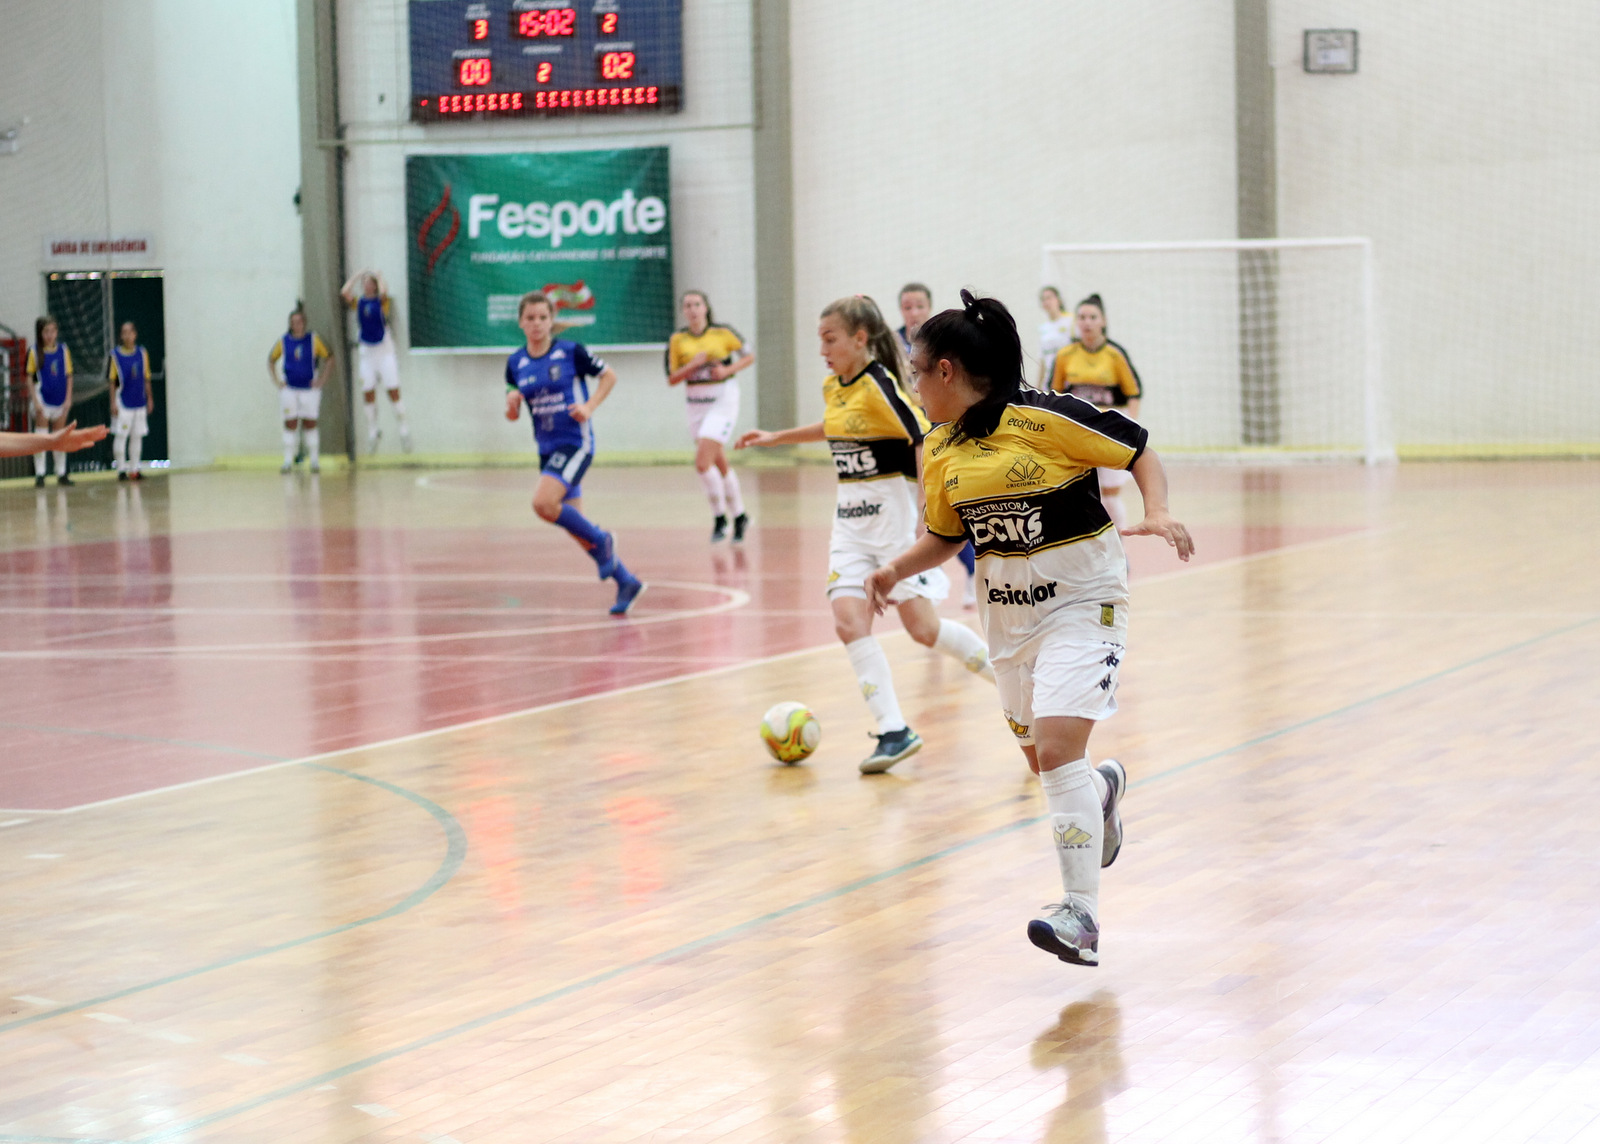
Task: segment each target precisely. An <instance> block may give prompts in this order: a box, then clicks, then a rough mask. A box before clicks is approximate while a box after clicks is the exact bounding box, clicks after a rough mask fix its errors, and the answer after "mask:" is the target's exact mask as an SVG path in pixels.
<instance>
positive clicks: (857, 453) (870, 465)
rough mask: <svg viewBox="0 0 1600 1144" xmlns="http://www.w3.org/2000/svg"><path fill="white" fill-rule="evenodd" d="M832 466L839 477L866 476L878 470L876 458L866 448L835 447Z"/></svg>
mask: <svg viewBox="0 0 1600 1144" xmlns="http://www.w3.org/2000/svg"><path fill="white" fill-rule="evenodd" d="M833 468H834V471H835V472H836V473H838V474H839V476H841V477H862V476H868V475H870V474H873V473H876V472H877V471H878V458H877V457H876V456H875V455H874V454H873V452H872V450H871V449H867V448H861V449H850V448H844V449H840V448H835V449H834V451H833Z"/></svg>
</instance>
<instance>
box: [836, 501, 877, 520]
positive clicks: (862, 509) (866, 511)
mask: <svg viewBox="0 0 1600 1144" xmlns="http://www.w3.org/2000/svg"><path fill="white" fill-rule="evenodd" d="M882 511H883V506H882V505H881V504H871V503H864V504H842V505H840V506H839V513H838V515H839V519H840V520H859V519H861V518H862V517H867V516H877V515H878V514H879V513H881V512H882Z"/></svg>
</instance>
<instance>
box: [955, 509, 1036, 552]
mask: <svg viewBox="0 0 1600 1144" xmlns="http://www.w3.org/2000/svg"><path fill="white" fill-rule="evenodd" d="M961 515H962V518H963V519H964V520H965V521H966V523H967V526H968V527H969V528H970V529H971V530H972V542H973V543H974V544H976V545H978V546H980V547H982V546H985V545H987V546H989V547H993V548H1012V549H1016V550H1020V551H1024V552H1025V551H1027V550H1028V549H1029V548H1031V547H1032V546H1033V545H1035V544H1037V543H1038V542H1039V541H1040V539H1042V538H1043V536H1044V512H1043V511H1042V510H1041V509H1038V508H1035V507H1034V506H1032V505H1030V504H1028V503H1027V502H1026V501H998V502H996V503H994V504H985V505H962V506H961Z"/></svg>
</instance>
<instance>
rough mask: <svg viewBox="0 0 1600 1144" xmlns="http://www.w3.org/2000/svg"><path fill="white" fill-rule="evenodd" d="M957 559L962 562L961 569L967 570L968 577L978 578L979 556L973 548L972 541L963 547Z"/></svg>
mask: <svg viewBox="0 0 1600 1144" xmlns="http://www.w3.org/2000/svg"><path fill="white" fill-rule="evenodd" d="M957 558H958V559H959V560H960V561H961V567H963V568H965V569H966V570H967V575H968V576H976V575H977V574H978V554H977V552H976V551H975V550H974V549H973V547H972V541H970V540H969V541H967V542H966V543H965V544H963V545H962V546H961V552H960V554H959V555H958V557H957Z"/></svg>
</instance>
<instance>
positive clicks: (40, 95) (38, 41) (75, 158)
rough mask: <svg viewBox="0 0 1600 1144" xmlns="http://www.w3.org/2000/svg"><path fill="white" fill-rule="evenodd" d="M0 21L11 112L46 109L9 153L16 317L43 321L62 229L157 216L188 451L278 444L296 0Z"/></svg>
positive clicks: (292, 222)
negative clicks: (274, 368) (54, 245)
mask: <svg viewBox="0 0 1600 1144" xmlns="http://www.w3.org/2000/svg"><path fill="white" fill-rule="evenodd" d="M0 27H4V28H5V29H6V34H5V35H4V36H0V123H11V122H16V121H18V120H20V119H21V118H23V117H24V116H26V117H28V118H29V120H30V122H29V124H28V125H27V126H26V127H25V128H24V130H23V135H22V150H21V151H20V152H19V153H18V154H16V155H12V156H6V157H0V202H4V203H5V205H6V225H5V226H4V227H3V228H0V320H3V321H5V322H7V323H8V324H10V325H13V326H16V325H19V324H26V325H27V327H28V329H29V333H30V336H31V328H32V320H33V317H34V316H35V315H36V314H37V313H38V312H39V311H40V309H41V308H42V306H43V304H44V286H43V278H42V274H43V271H44V260H43V245H42V243H43V238H44V237H45V236H46V235H50V234H73V233H81V232H85V231H87V232H88V233H92V234H106V233H110V234H123V233H149V234H153V235H154V236H155V240H156V254H155V258H154V260H153V262H154V265H153V266H152V265H151V262H150V260H141V261H140V262H139V263H138V264H137V265H138V266H139V267H140V268H154V269H161V270H163V271H165V303H166V342H167V377H168V381H167V385H168V411H169V426H170V441H171V447H172V454H173V459H174V460H175V461H177V462H179V463H194V462H203V461H208V460H210V459H212V458H213V457H215V456H218V455H225V454H230V453H262V452H269V451H271V450H272V449H273V447H274V446H275V444H276V441H277V430H276V429H275V421H276V416H277V413H276V403H275V399H274V397H273V393H272V390H271V388H270V387H269V386H268V384H267V380H266V375H265V366H264V362H265V357H266V351H267V348H268V346H269V344H270V343H271V341H272V339H273V337H274V336H276V335H277V334H278V333H279V332H281V330H282V328H283V320H284V317H285V315H287V313H288V311H289V309H290V308H291V307H292V306H293V304H294V301H295V299H296V298H297V297H298V296H299V293H300V227H299V219H298V216H297V215H296V213H295V209H294V204H293V199H294V193H295V188H296V187H297V186H298V185H299V181H300V175H299V169H300V158H299V120H298V115H299V112H298V102H297V100H298V96H297V90H296V81H295V22H294V3H293V0H259V2H257V3H252V4H239V5H232V4H230V5H216V4H211V3H206V2H205V0H119V2H118V3H114V4H107V3H99V2H96V0H66V2H63V3H53V4H49V5H43V4H37V3H29V2H28V0H0ZM108 170H109V177H108V175H107V172H108ZM128 265H129V267H130V268H132V266H133V264H131V263H130V264H128ZM84 364H85V363H80V368H83V367H84Z"/></svg>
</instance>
